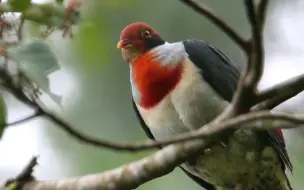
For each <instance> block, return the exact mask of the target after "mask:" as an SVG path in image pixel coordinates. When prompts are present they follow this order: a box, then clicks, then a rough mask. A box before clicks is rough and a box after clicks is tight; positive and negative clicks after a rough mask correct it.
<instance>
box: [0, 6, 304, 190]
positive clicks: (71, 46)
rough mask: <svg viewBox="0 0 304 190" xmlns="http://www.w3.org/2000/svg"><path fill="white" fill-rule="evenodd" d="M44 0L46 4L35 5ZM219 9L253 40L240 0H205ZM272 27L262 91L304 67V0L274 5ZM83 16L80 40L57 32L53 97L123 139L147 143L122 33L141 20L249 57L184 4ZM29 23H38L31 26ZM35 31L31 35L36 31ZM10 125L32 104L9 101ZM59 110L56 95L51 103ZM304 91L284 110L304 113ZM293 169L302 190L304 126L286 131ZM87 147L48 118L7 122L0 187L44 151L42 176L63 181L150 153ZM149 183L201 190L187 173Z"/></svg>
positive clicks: (72, 117) (38, 172)
mask: <svg viewBox="0 0 304 190" xmlns="http://www.w3.org/2000/svg"><path fill="white" fill-rule="evenodd" d="M35 2H42V1H35ZM204 2H205V3H206V4H207V5H209V6H210V7H212V8H213V9H214V10H215V11H216V12H217V14H218V15H220V16H221V17H222V18H224V20H225V21H227V22H229V23H230V24H231V25H232V26H233V27H234V28H235V29H236V30H238V31H239V32H240V33H242V34H243V35H244V36H246V37H248V31H249V28H248V25H247V23H246V17H245V15H244V9H243V5H242V3H241V1H239V0H229V1H223V0H205V1H204ZM270 2H271V3H270V10H269V14H268V19H267V23H266V31H265V48H266V66H265V73H264V76H263V78H262V82H261V84H260V88H261V89H262V88H266V87H269V86H271V85H273V84H275V83H278V82H281V81H283V80H285V79H288V78H290V77H292V76H295V75H298V74H301V73H303V71H304V55H303V50H304V47H303V45H302V44H303V42H304V23H303V16H304V13H303V11H302V10H303V8H304V1H303V0H289V1H286V0H276V1H270ZM82 15H83V22H82V23H81V24H80V25H78V26H76V27H73V32H74V35H75V36H74V38H73V39H69V38H62V33H61V32H55V33H53V34H52V35H51V36H50V37H49V38H48V39H47V41H48V43H49V44H50V45H51V46H52V47H53V50H54V52H55V53H56V55H57V56H58V59H59V60H60V64H61V66H62V68H63V69H62V70H61V71H58V72H56V73H53V74H52V75H51V76H50V79H51V88H52V90H53V92H54V93H57V94H59V95H63V107H64V112H60V116H62V117H64V118H65V119H66V120H67V121H68V122H70V123H71V124H73V125H74V126H75V127H77V128H78V129H80V130H82V131H83V132H85V133H88V134H91V135H94V136H96V137H100V138H103V139H109V140H113V141H117V142H125V141H128V142H135V141H141V140H145V139H147V138H146V136H145V135H144V133H143V131H142V129H141V128H140V126H139V124H138V122H137V120H136V118H135V114H134V112H133V110H132V107H131V92H130V85H129V68H128V65H127V64H126V63H125V62H124V61H123V60H122V58H121V54H120V50H118V49H116V43H117V41H118V39H119V34H120V31H121V30H122V29H123V28H124V27H125V26H126V25H128V24H130V23H132V22H136V21H143V22H146V23H149V24H150V25H151V26H153V27H154V28H155V29H157V30H158V31H159V33H160V34H161V35H162V36H163V38H165V39H166V40H167V41H169V42H172V41H180V40H183V39H202V40H205V41H208V42H211V43H213V44H214V45H216V46H217V47H219V48H220V49H221V50H223V52H225V53H226V54H227V55H228V56H229V57H230V58H232V59H233V60H234V61H235V62H236V63H237V66H238V67H239V68H242V67H243V65H244V62H245V59H244V58H245V57H244V55H243V54H242V52H241V51H240V50H239V49H238V48H237V47H236V46H235V44H234V43H233V42H232V41H231V40H230V39H228V38H227V36H226V35H224V34H223V33H222V32H221V31H219V30H218V29H217V28H216V27H215V26H213V25H212V24H210V23H209V22H208V21H207V20H206V19H205V18H203V17H202V16H200V15H199V14H197V13H195V12H194V11H193V10H192V9H190V8H189V7H187V6H185V5H184V4H182V3H181V2H179V1H177V0H154V1H150V0H128V1H127V0H104V1H100V0H83V5H82ZM26 24H27V28H33V27H32V26H33V24H32V23H29V22H27V23H26ZM34 33H35V32H33V30H32V31H31V32H30V33H28V35H27V36H28V37H31V36H33V35H34ZM6 100H7V103H8V105H9V121H14V120H16V119H18V118H22V117H23V116H26V115H28V114H30V112H31V110H29V109H27V108H26V107H25V106H24V105H22V104H20V103H18V102H17V101H16V100H15V99H14V98H13V97H11V96H8V97H7V99H6ZM45 101H46V103H48V105H49V106H50V107H53V105H52V104H51V102H50V101H49V100H47V99H46V100H45ZM303 103H304V98H303V93H302V94H300V95H298V96H297V97H295V98H293V99H291V100H289V101H287V102H286V103H284V104H283V105H281V106H280V107H278V109H281V110H287V111H302V112H303V111H304V108H303ZM284 135H285V137H286V141H287V149H288V152H289V154H290V157H291V160H292V162H293V164H294V167H295V171H294V174H293V176H291V175H290V174H289V173H288V175H290V180H291V183H292V185H293V187H294V189H295V190H300V189H302V188H301V187H302V186H303V185H304V182H303V180H302V179H303V177H304V166H303V165H304V129H294V130H284ZM151 152H152V151H145V152H140V153H128V152H116V151H111V150H106V149H99V148H94V147H91V146H88V145H84V144H81V143H79V142H78V141H76V140H75V139H73V138H71V137H70V136H68V135H67V134H65V133H64V132H63V131H61V130H60V129H58V128H57V127H56V126H54V125H53V124H52V123H51V122H49V121H47V120H45V119H42V118H39V119H35V120H33V121H31V122H28V123H25V124H22V125H19V126H14V127H11V128H8V129H7V130H6V131H5V134H4V136H3V140H2V141H1V142H0V183H2V182H3V181H4V180H5V179H6V178H7V177H11V176H14V175H15V174H16V173H17V172H18V171H19V170H20V169H21V168H22V167H23V166H24V164H25V163H26V162H27V161H28V160H29V159H30V157H31V156H32V155H39V166H38V167H36V169H35V176H37V178H38V179H61V178H67V177H72V176H80V175H85V174H89V173H95V172H101V171H105V170H108V169H111V168H115V167H118V166H121V165H122V164H125V163H128V162H130V161H133V160H136V159H139V158H142V157H144V156H145V155H148V154H150V153H151ZM138 189H140V190H150V189H193V190H195V189H197V190H198V189H201V188H200V187H199V186H198V185H196V184H195V183H194V182H192V181H191V180H190V179H189V178H188V177H186V176H185V175H184V174H183V173H182V172H181V171H180V169H176V170H175V171H174V172H172V173H171V174H169V175H167V176H165V177H162V178H158V179H156V180H153V181H151V182H149V183H146V184H144V185H142V186H140V187H139V188H138Z"/></svg>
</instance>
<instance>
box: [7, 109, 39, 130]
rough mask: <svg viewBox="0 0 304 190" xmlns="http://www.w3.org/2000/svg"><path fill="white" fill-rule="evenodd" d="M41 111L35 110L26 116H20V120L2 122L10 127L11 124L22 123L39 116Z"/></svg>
mask: <svg viewBox="0 0 304 190" xmlns="http://www.w3.org/2000/svg"><path fill="white" fill-rule="evenodd" d="M41 114H42V113H40V112H39V111H35V112H34V113H33V114H32V115H30V116H27V117H25V118H22V119H20V120H17V121H13V122H11V123H7V124H4V125H5V126H7V127H10V126H13V125H19V124H22V123H25V122H28V121H30V120H32V119H34V118H36V117H39V116H40V115H41Z"/></svg>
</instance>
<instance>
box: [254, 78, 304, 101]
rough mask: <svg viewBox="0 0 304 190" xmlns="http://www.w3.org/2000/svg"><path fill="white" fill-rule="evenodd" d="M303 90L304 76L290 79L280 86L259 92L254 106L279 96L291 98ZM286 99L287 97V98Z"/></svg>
mask: <svg viewBox="0 0 304 190" xmlns="http://www.w3.org/2000/svg"><path fill="white" fill-rule="evenodd" d="M303 90H304V74H302V75H299V76H295V77H292V78H291V79H289V80H286V81H284V82H282V83H280V84H277V85H275V86H273V87H271V88H269V89H266V90H264V91H262V92H260V93H259V94H258V96H257V98H256V100H255V101H256V102H255V103H256V104H257V103H260V102H262V101H265V100H267V99H270V98H273V97H277V96H280V95H281V94H288V95H289V97H293V96H295V95H296V94H298V93H300V92H302V91H303ZM287 97H288V96H287Z"/></svg>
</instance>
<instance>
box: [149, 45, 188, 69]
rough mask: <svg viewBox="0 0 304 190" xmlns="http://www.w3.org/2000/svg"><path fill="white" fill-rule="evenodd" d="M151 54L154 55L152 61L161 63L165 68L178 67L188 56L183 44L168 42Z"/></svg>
mask: <svg viewBox="0 0 304 190" xmlns="http://www.w3.org/2000/svg"><path fill="white" fill-rule="evenodd" d="M151 54H152V55H153V57H152V59H154V60H156V61H159V62H160V64H161V65H163V66H170V65H176V64H178V63H180V62H181V60H183V59H184V58H185V57H187V56H188V54H187V53H186V51H185V46H184V44H183V43H182V42H176V43H168V42H166V43H165V44H163V45H160V46H157V47H156V48H154V49H152V50H151Z"/></svg>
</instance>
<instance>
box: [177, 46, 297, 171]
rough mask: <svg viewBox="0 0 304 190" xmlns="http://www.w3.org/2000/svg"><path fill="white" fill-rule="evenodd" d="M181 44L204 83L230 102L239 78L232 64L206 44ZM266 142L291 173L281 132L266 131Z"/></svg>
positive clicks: (217, 50) (218, 51) (223, 55)
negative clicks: (275, 151) (199, 72)
mask: <svg viewBox="0 0 304 190" xmlns="http://www.w3.org/2000/svg"><path fill="white" fill-rule="evenodd" d="M183 43H184V45H185V50H186V52H187V54H188V56H189V59H190V60H191V61H192V62H193V63H194V64H195V65H196V66H197V67H198V68H199V69H200V70H201V72H202V77H203V78H204V79H205V81H207V82H208V83H209V84H210V85H211V86H212V87H213V89H214V90H215V91H216V92H217V93H218V94H219V95H220V96H222V97H223V98H224V99H225V100H227V101H231V100H232V97H233V94H234V92H235V90H236V88H237V83H238V79H239V77H240V72H239V71H238V69H237V68H236V67H235V66H234V64H233V62H232V61H231V60H230V59H229V58H228V57H227V56H225V54H224V53H222V52H221V51H220V50H219V49H217V48H216V47H214V46H212V45H211V44H209V43H207V42H204V41H199V40H186V41H184V42H183ZM267 140H268V141H269V143H270V144H271V145H272V146H274V147H275V149H276V150H277V152H278V154H279V155H280V158H281V160H282V162H283V163H284V164H285V165H286V166H287V167H288V168H289V169H290V171H292V164H291V161H290V159H289V157H288V154H287V151H286V148H285V143H284V137H283V134H282V132H281V131H278V130H268V131H267Z"/></svg>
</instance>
